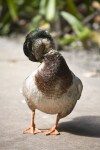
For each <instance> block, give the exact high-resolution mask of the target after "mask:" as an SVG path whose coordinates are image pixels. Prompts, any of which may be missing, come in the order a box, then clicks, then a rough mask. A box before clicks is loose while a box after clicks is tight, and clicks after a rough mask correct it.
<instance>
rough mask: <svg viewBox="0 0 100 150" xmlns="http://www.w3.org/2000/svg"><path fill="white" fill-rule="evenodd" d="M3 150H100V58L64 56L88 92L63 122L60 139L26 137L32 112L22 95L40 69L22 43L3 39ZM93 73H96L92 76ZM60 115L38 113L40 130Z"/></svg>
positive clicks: (0, 82)
mask: <svg viewBox="0 0 100 150" xmlns="http://www.w3.org/2000/svg"><path fill="white" fill-rule="evenodd" d="M0 53H1V54H0V150H78V149H79V150H100V76H98V75H94V74H93V72H95V71H98V70H99V69H100V54H95V53H93V54H91V53H90V52H88V53H87V52H84V51H80V52H75V51H72V52H65V51H63V52H61V53H62V55H63V56H64V57H65V59H66V61H67V63H68V66H69V67H70V69H71V70H72V71H73V72H74V73H75V74H76V75H77V76H78V77H79V78H80V79H81V80H82V82H83V85H84V89H83V93H82V97H81V99H80V100H79V101H78V102H77V104H76V107H75V108H74V110H73V112H72V113H71V114H70V115H69V116H67V117H65V118H63V119H61V120H60V122H59V125H58V131H59V132H60V135H58V136H55V135H49V136H46V135H45V134H43V133H39V134H36V135H31V134H22V132H23V130H25V129H26V128H28V127H29V126H30V120H31V111H30V109H29V108H28V106H27V104H26V103H25V100H24V97H23V96H22V94H21V87H22V84H23V81H24V80H25V78H26V77H27V76H28V75H30V74H31V72H32V71H33V70H35V69H36V68H37V66H38V65H39V64H38V63H33V62H31V61H29V60H28V59H27V58H26V57H25V55H24V53H23V46H22V44H21V43H19V42H16V41H15V40H13V39H6V38H0ZM91 72H92V73H91ZM55 120H56V115H47V114H45V113H42V112H40V111H38V110H36V116H35V124H36V126H37V128H39V129H42V130H43V129H49V128H51V127H52V126H53V125H54V123H55Z"/></svg>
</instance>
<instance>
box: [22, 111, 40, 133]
mask: <svg viewBox="0 0 100 150" xmlns="http://www.w3.org/2000/svg"><path fill="white" fill-rule="evenodd" d="M34 118H35V111H32V117H31V126H30V128H28V129H26V130H24V131H23V133H31V134H37V133H40V132H41V131H40V130H39V129H37V128H35V124H34Z"/></svg>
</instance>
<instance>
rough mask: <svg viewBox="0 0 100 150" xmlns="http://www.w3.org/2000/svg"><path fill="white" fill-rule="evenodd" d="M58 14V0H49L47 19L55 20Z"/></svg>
mask: <svg viewBox="0 0 100 150" xmlns="http://www.w3.org/2000/svg"><path fill="white" fill-rule="evenodd" d="M55 16H56V0H49V1H48V4H47V8H46V19H47V20H48V21H51V22H52V21H54V19H55Z"/></svg>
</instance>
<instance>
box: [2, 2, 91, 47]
mask: <svg viewBox="0 0 100 150" xmlns="http://www.w3.org/2000/svg"><path fill="white" fill-rule="evenodd" d="M82 3H83V4H84V5H85V6H86V9H87V14H89V13H90V12H91V9H90V2H88V1H87V0H84V2H82ZM0 8H1V9H0V20H1V22H0V34H1V35H7V34H10V33H12V32H16V31H19V30H18V28H21V30H25V32H26V31H29V30H35V29H37V28H39V27H41V25H46V24H49V26H50V27H52V30H55V27H56V25H55V24H58V23H59V22H60V23H61V26H62V27H63V29H62V31H60V32H63V31H64V28H66V26H68V24H67V23H69V25H70V26H71V28H72V30H73V32H74V34H70V36H69V37H67V38H65V37H64V38H62V39H61V40H60V43H61V44H66V43H68V42H70V41H73V40H76V39H80V40H83V39H85V38H87V37H88V36H89V34H90V30H89V29H88V28H87V27H86V26H83V25H82V23H81V21H80V20H82V18H83V14H81V15H80V12H79V11H78V7H77V6H76V4H75V1H73V0H61V1H57V0H29V1H28V0H5V1H4V0H0ZM58 13H59V14H58ZM59 16H60V17H59ZM58 17H59V18H58ZM57 19H59V21H58V22H57ZM21 21H22V22H23V24H21V23H20V22H21ZM64 22H65V23H66V24H65V23H64ZM64 34H66V33H64Z"/></svg>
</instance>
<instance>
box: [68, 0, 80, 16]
mask: <svg viewBox="0 0 100 150" xmlns="http://www.w3.org/2000/svg"><path fill="white" fill-rule="evenodd" d="M66 4H67V11H68V12H69V13H71V14H72V15H74V16H75V17H77V18H79V14H78V11H77V7H76V6H75V4H74V2H73V1H72V0H66Z"/></svg>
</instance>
